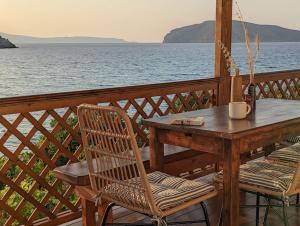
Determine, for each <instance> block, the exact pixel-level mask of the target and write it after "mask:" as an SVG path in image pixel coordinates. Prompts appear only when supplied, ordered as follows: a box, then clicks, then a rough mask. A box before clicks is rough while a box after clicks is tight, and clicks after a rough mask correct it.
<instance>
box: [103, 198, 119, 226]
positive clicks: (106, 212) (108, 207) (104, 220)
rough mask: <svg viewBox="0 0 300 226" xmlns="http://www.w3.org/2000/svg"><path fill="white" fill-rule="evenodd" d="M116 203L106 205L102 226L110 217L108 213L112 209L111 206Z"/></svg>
mask: <svg viewBox="0 0 300 226" xmlns="http://www.w3.org/2000/svg"><path fill="white" fill-rule="evenodd" d="M114 205H115V204H114V203H110V204H108V206H107V207H106V209H105V211H104V215H103V218H102V222H101V224H99V225H101V226H105V224H106V221H107V218H108V214H109V211H110V210H111V208H112V207H113V206H114Z"/></svg>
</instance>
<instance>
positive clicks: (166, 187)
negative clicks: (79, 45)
mask: <svg viewBox="0 0 300 226" xmlns="http://www.w3.org/2000/svg"><path fill="white" fill-rule="evenodd" d="M78 117H79V123H80V130H81V135H82V139H83V145H84V151H85V155H86V159H87V163H88V169H89V174H90V181H91V186H92V189H93V191H94V192H96V193H97V200H99V201H100V202H101V200H103V201H105V202H107V203H110V205H108V207H107V209H106V210H105V214H104V217H103V219H102V222H101V225H105V222H106V218H107V215H108V214H107V213H108V212H109V211H110V210H111V208H112V206H113V205H118V206H122V207H125V208H127V209H130V210H133V211H137V212H139V213H142V214H144V215H147V216H150V217H152V219H153V223H154V224H159V225H162V224H164V225H165V224H166V217H167V216H169V215H172V214H174V213H176V212H178V211H180V210H183V209H185V208H188V207H190V206H192V205H195V204H201V206H202V209H203V212H204V216H205V220H201V222H206V225H210V223H209V218H208V214H207V210H206V207H205V204H204V201H206V200H208V199H210V198H212V197H215V196H216V195H217V191H216V189H215V187H214V186H213V185H210V184H207V183H205V182H200V181H190V180H186V179H182V178H178V177H173V176H170V175H167V174H165V173H162V172H152V173H150V174H146V172H145V168H144V165H143V162H142V159H141V154H140V150H139V148H138V145H137V142H136V139H135V134H134V132H133V128H132V125H131V121H130V119H129V117H128V116H127V114H126V113H125V112H124V111H122V110H121V109H119V108H116V107H100V106H94V105H81V106H80V107H79V109H78ZM93 159H94V162H96V164H95V163H93ZM155 222H156V223H155ZM198 222H199V221H198Z"/></svg>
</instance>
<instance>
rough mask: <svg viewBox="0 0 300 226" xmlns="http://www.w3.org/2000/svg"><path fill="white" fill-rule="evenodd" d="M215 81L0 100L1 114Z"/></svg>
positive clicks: (212, 84)
mask: <svg viewBox="0 0 300 226" xmlns="http://www.w3.org/2000/svg"><path fill="white" fill-rule="evenodd" d="M218 83H219V80H218V79H217V78H211V79H198V80H189V81H178V82H168V83H158V84H148V85H139V86H127V87H115V88H104V89H95V90H84V91H74V92H62V93H51V94H41V95H32V96H20V97H9V98H0V114H12V113H14V112H16V113H21V112H28V111H39V110H46V109H53V108H63V107H65V106H77V105H79V104H81V103H97V102H105V101H108V102H111V101H119V100H123V99H124V100H126V99H129V98H142V97H147V96H155V94H156V93H157V95H158V96H159V95H168V94H173V93H174V92H176V91H178V92H182V91H184V90H185V89H186V91H193V90H195V91H196V90H199V89H201V88H203V89H217V87H218Z"/></svg>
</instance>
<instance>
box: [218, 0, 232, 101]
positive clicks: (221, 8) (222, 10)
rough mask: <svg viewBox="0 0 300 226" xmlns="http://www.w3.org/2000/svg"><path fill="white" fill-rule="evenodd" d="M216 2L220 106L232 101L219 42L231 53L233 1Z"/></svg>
mask: <svg viewBox="0 0 300 226" xmlns="http://www.w3.org/2000/svg"><path fill="white" fill-rule="evenodd" d="M216 1H217V2H216V25H215V77H217V78H220V84H219V92H218V105H224V104H227V103H229V100H230V73H229V72H228V70H227V66H226V60H225V58H224V56H223V53H222V49H221V47H220V45H219V44H218V42H220V41H221V42H222V43H223V44H224V45H225V46H226V47H227V48H228V50H229V51H231V36H232V0H216Z"/></svg>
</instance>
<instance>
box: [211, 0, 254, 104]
mask: <svg viewBox="0 0 300 226" xmlns="http://www.w3.org/2000/svg"><path fill="white" fill-rule="evenodd" d="M235 5H236V11H237V12H236V14H237V17H238V18H239V20H240V22H241V24H242V27H243V31H244V36H245V43H246V47H247V64H248V71H249V77H250V84H249V87H248V97H246V99H247V98H248V99H250V100H249V102H251V107H252V109H253V110H255V105H256V104H255V99H256V85H255V79H254V75H255V63H256V61H257V59H258V57H259V51H260V37H259V35H258V34H257V33H256V34H255V51H253V48H252V43H251V38H250V34H249V31H248V29H247V26H246V23H245V20H244V17H243V14H242V11H241V8H240V6H239V3H238V0H235ZM217 44H218V45H219V46H220V48H221V50H222V52H223V56H224V58H225V59H226V63H227V69H228V71H229V72H230V73H231V71H232V70H234V72H235V73H234V76H232V79H231V102H234V101H240V100H241V99H242V96H243V93H242V88H241V87H242V78H241V76H240V69H239V66H238V64H237V63H236V61H235V60H234V58H233V56H232V54H231V52H230V51H229V50H228V48H227V47H226V46H225V45H224V43H222V42H221V41H218V42H217Z"/></svg>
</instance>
